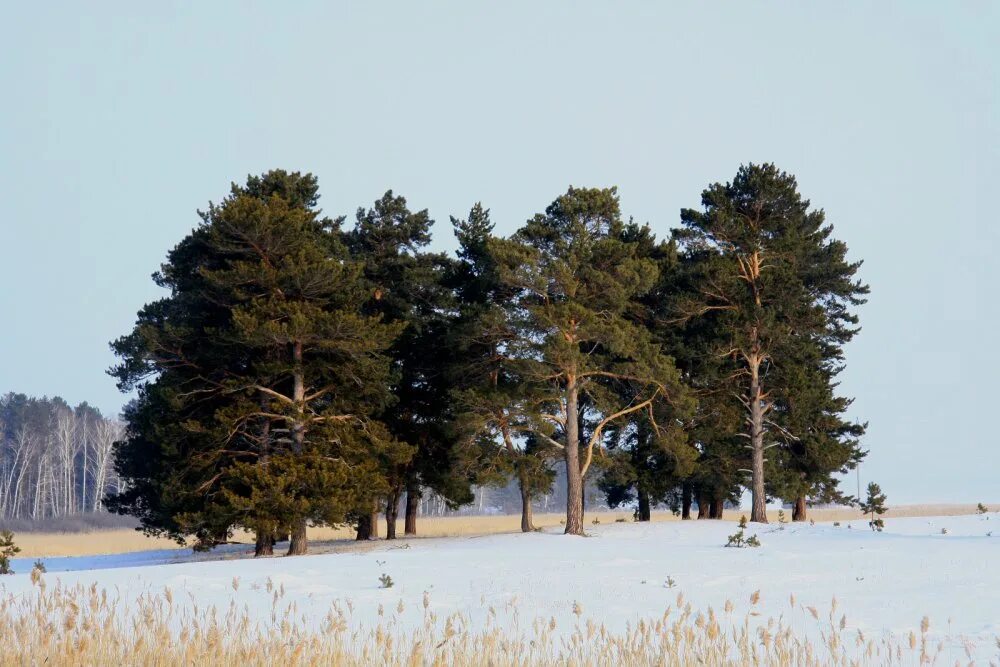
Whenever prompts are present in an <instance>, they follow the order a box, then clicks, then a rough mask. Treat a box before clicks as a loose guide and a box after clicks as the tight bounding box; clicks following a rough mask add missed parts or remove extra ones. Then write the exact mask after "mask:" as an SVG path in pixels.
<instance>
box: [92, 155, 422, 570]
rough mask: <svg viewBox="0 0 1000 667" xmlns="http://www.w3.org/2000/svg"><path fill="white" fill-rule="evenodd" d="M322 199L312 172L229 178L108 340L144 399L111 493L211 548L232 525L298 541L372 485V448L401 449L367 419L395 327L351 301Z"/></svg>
mask: <svg viewBox="0 0 1000 667" xmlns="http://www.w3.org/2000/svg"><path fill="white" fill-rule="evenodd" d="M317 198H318V195H317V187H316V182H315V179H314V178H313V177H312V176H308V175H306V176H300V175H298V174H287V173H285V172H269V173H268V174H265V175H264V176H263V177H260V178H251V179H249V180H248V183H247V185H246V186H245V187H238V186H235V185H234V186H233V188H232V192H231V194H230V196H229V197H228V198H227V199H226V200H224V201H223V202H222V203H221V204H219V205H211V206H210V207H209V209H208V211H206V212H205V213H203V214H202V225H201V226H200V227H199V228H197V229H196V230H195V231H194V232H193V233H192V234H191V235H190V236H189V237H188V238H187V239H185V240H184V241H183V242H182V243H181V244H180V245H179V246H178V247H177V248H176V249H175V250H174V251H173V252H172V253H171V255H170V257H169V261H168V263H167V264H166V265H165V266H164V268H163V270H162V271H161V272H160V274H158V276H157V280H158V282H159V283H160V284H161V285H162V286H164V287H168V288H169V289H170V290H171V295H170V297H168V298H166V299H163V300H161V301H160V302H157V303H154V304H151V305H150V306H147V307H146V309H144V311H142V312H141V313H140V318H139V323H138V324H137V326H136V329H135V330H134V332H133V333H132V334H131V335H130V336H127V337H125V338H123V339H121V340H119V341H118V342H116V344H115V346H114V347H115V350H116V352H117V353H118V354H119V356H120V357H121V358H122V363H121V364H120V365H119V366H118V367H116V368H115V369H114V370H113V372H114V374H115V375H116V376H117V377H119V380H120V384H121V385H122V387H123V389H127V388H129V387H130V386H136V387H138V388H139V398H138V399H137V401H136V402H135V403H134V404H133V405H132V406H130V408H129V409H128V410H127V412H126V417H127V419H128V421H129V427H130V428H129V432H130V437H129V439H128V440H127V441H126V442H125V443H124V445H123V446H122V447H121V448H120V449H119V450H118V452H117V457H116V458H117V460H116V466H117V468H118V470H119V472H120V473H121V474H122V475H123V476H124V477H125V478H126V479H128V480H129V482H130V483H129V487H128V488H127V490H126V491H125V492H123V493H122V494H119V495H118V496H116V497H114V498H111V499H110V504H111V506H112V507H113V508H114V509H115V510H116V511H119V512H122V513H132V514H136V515H137V516H139V517H140V519H141V520H142V523H143V526H144V527H145V528H146V529H147V531H149V532H158V533H159V532H162V533H166V534H169V535H172V536H174V537H176V538H178V539H183V538H184V537H185V536H187V535H194V536H195V537H196V538H197V539H198V542H199V543H200V544H202V545H204V546H211V545H212V544H215V543H218V542H219V541H222V540H224V539H226V538H227V537H228V535H229V534H230V532H231V531H232V529H233V528H234V527H237V526H242V527H245V528H248V529H250V530H252V531H255V532H256V533H257V535H258V553H260V554H266V553H269V552H270V549H271V545H272V544H273V541H274V538H275V537H276V536H277V535H284V534H290V535H291V543H290V546H289V553H290V554H295V553H304V552H305V550H306V546H307V540H306V532H305V531H306V524H307V522H310V521H312V522H315V523H338V522H342V521H344V519H345V517H346V513H347V511H348V510H349V509H351V508H353V507H356V506H358V505H359V504H360V503H361V502H363V498H364V497H370V495H371V494H372V493H375V492H378V490H379V488H380V485H382V484H384V483H383V481H382V478H381V477H380V475H379V470H378V469H377V466H375V465H374V463H373V461H374V459H375V458H376V456H377V455H378V454H379V453H380V452H381V453H383V454H385V455H389V456H397V457H398V456H401V455H408V454H406V453H405V452H402V453H400V452H401V450H400V448H399V447H398V445H396V443H395V442H394V441H393V440H392V438H391V437H390V436H389V435H388V434H387V433H386V432H385V431H384V429H382V428H380V426H379V424H378V423H377V422H374V421H372V420H371V419H370V412H371V410H372V408H373V407H377V406H381V405H384V404H386V403H387V402H388V400H389V396H388V393H387V389H388V382H387V381H388V372H389V360H388V358H387V357H386V356H385V354H384V350H385V349H386V348H387V347H388V346H389V345H390V343H391V341H392V339H393V337H394V336H395V335H396V334H397V329H396V328H395V327H393V326H389V325H386V324H383V323H381V322H379V321H378V319H377V318H374V317H371V316H368V315H365V314H364V313H362V312H361V310H362V308H363V306H364V303H365V302H366V301H367V299H368V298H369V297H368V293H367V291H366V290H365V285H364V281H363V279H362V267H361V266H360V265H359V264H357V263H356V262H352V261H351V260H350V258H349V256H348V255H347V251H346V248H345V247H344V246H343V245H342V244H341V243H340V233H339V221H336V220H330V219H327V218H320V216H319V212H318V209H316V208H315V204H316V200H317ZM386 453H388V454H386Z"/></svg>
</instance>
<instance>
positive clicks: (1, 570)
mask: <svg viewBox="0 0 1000 667" xmlns="http://www.w3.org/2000/svg"><path fill="white" fill-rule="evenodd" d="M20 551H21V548H20V547H18V546H14V533H13V532H11V531H9V530H0V574H14V570H12V569H11V567H10V559H11V558H13V557H14V556H15V555H17V554H18V553H19V552H20Z"/></svg>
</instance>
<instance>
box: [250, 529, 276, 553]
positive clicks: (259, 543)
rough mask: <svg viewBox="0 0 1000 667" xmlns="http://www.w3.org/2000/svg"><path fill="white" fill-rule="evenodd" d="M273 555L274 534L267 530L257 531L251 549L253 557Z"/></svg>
mask: <svg viewBox="0 0 1000 667" xmlns="http://www.w3.org/2000/svg"><path fill="white" fill-rule="evenodd" d="M273 555H274V534H273V533H272V532H271V531H268V530H258V531H257V539H256V541H255V544H254V548H253V556H254V558H257V557H259V556H273Z"/></svg>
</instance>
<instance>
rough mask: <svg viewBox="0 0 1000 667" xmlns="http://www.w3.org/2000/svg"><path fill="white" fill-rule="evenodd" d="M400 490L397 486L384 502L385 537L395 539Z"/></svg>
mask: <svg viewBox="0 0 1000 667" xmlns="http://www.w3.org/2000/svg"><path fill="white" fill-rule="evenodd" d="M400 495H401V492H400V490H399V489H398V488H396V489H393V490H392V491H391V492H390V493H389V498H388V500H387V501H386V503H385V539H387V540H394V539H396V519H398V518H399V496H400Z"/></svg>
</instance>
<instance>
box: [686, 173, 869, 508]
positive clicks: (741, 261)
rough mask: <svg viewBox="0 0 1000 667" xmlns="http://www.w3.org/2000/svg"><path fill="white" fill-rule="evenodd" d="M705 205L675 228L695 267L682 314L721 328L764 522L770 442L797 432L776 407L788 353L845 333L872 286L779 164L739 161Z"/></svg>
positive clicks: (788, 368) (784, 390)
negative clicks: (855, 308)
mask: <svg viewBox="0 0 1000 667" xmlns="http://www.w3.org/2000/svg"><path fill="white" fill-rule="evenodd" d="M702 207H703V209H702V210H701V211H696V210H691V209H685V210H683V211H682V212H681V220H682V223H683V229H681V230H679V231H678V232H677V233H676V238H677V239H678V241H679V242H680V244H681V246H682V248H683V250H684V252H686V253H687V255H688V257H689V259H690V260H692V261H693V265H694V267H695V276H694V277H693V278H694V279H693V289H692V290H691V293H690V294H689V295H688V297H687V298H684V299H680V300H679V301H678V319H679V320H680V321H684V320H689V319H691V318H696V317H707V318H711V319H713V320H715V322H716V324H717V326H718V327H719V328H720V329H721V331H722V332H724V336H723V337H722V339H721V340H720V341H719V342H720V344H719V345H718V346H717V350H716V352H717V353H718V354H719V355H720V356H722V357H725V358H728V359H729V361H730V362H731V370H732V373H731V374H729V375H726V376H724V377H723V381H724V382H725V381H731V382H732V387H733V393H734V394H735V395H736V396H737V398H738V400H739V403H740V404H741V405H742V406H743V409H744V413H745V424H746V428H745V429H744V430H743V431H742V433H741V434H742V435H743V436H745V437H746V439H747V441H748V448H749V451H750V470H751V474H752V479H751V483H750V489H751V493H752V496H753V504H752V508H751V517H750V519H751V521H756V522H766V521H767V514H766V488H767V486H766V481H765V458H766V457H765V452H766V450H768V449H770V448H771V447H775V446H778V445H781V444H787V443H789V442H794V441H796V440H797V439H798V437H799V436H797V435H796V434H795V433H793V432H792V431H791V430H790V429H789V425H788V424H782V423H781V420H780V419H779V418H778V416H779V415H778V413H777V412H775V407H776V406H778V405H779V401H780V400H781V397H782V396H784V395H787V394H788V391H789V389H790V387H791V385H792V380H791V378H790V375H791V372H792V367H793V364H791V363H786V361H791V360H794V359H795V357H796V355H797V354H798V352H799V351H800V350H801V348H802V347H803V346H808V345H813V344H815V343H816V341H817V340H828V341H832V342H834V343H836V344H839V343H843V342H846V341H847V340H849V339H850V338H851V337H852V336H853V335H854V334H855V333H856V327H855V325H856V323H857V318H856V316H855V315H854V314H853V313H852V312H851V310H850V307H851V306H854V305H858V304H860V303H863V295H864V294H866V293H867V291H868V288H867V287H866V286H864V285H862V284H861V283H859V282H857V281H856V279H855V278H854V275H855V273H856V272H857V269H858V267H859V266H860V264H858V263H849V262H847V261H846V259H845V255H846V246H844V244H843V243H841V242H839V241H836V240H832V239H830V234H831V232H832V228H831V227H830V226H828V225H826V224H825V218H824V214H823V212H822V211H821V210H811V209H810V203H809V201H808V200H804V199H802V197H801V196H800V195H799V193H798V188H797V184H796V182H795V178H794V177H792V176H791V175H789V174H786V173H784V172H782V171H780V170H778V169H777V168H776V167H774V166H773V165H769V164H766V165H753V164H751V165H748V166H744V167H741V168H740V170H739V171H738V172H737V174H736V177H735V178H734V179H733V181H732V182H730V183H727V184H725V185H723V184H718V183H717V184H714V185H712V186H710V187H709V188H708V189H706V190H705V191H704V192H703V193H702Z"/></svg>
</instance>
